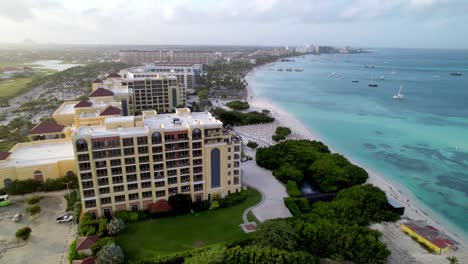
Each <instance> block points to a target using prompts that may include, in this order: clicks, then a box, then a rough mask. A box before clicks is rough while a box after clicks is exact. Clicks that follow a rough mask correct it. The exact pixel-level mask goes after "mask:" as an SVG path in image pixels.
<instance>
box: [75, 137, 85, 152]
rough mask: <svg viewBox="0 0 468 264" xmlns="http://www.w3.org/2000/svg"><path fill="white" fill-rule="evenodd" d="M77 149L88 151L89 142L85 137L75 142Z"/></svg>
mask: <svg viewBox="0 0 468 264" xmlns="http://www.w3.org/2000/svg"><path fill="white" fill-rule="evenodd" d="M75 147H76V151H78V152H80V151H88V143H87V142H86V140H84V139H78V140H77V141H76V143H75Z"/></svg>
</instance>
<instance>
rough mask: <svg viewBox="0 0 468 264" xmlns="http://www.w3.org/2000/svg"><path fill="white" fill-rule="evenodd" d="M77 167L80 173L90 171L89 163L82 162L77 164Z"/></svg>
mask: <svg viewBox="0 0 468 264" xmlns="http://www.w3.org/2000/svg"><path fill="white" fill-rule="evenodd" d="M78 167H79V168H80V171H84V170H90V169H91V164H90V163H89V162H83V163H80V164H78Z"/></svg>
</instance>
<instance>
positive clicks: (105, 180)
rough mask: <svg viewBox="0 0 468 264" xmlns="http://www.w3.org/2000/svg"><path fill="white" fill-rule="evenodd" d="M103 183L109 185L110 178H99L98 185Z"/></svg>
mask: <svg viewBox="0 0 468 264" xmlns="http://www.w3.org/2000/svg"><path fill="white" fill-rule="evenodd" d="M103 185H109V179H108V178H107V177H106V178H100V179H98V186H103Z"/></svg>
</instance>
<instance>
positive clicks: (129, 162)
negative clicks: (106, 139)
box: [125, 158, 135, 165]
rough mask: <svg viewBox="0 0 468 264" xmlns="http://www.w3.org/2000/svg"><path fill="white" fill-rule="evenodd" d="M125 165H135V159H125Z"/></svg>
mask: <svg viewBox="0 0 468 264" xmlns="http://www.w3.org/2000/svg"><path fill="white" fill-rule="evenodd" d="M125 164H126V165H131V164H135V158H125Z"/></svg>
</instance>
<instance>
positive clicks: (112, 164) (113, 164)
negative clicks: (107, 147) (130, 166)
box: [110, 159, 122, 166]
mask: <svg viewBox="0 0 468 264" xmlns="http://www.w3.org/2000/svg"><path fill="white" fill-rule="evenodd" d="M110 164H111V166H120V165H122V162H121V161H120V159H113V160H111V161H110Z"/></svg>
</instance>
